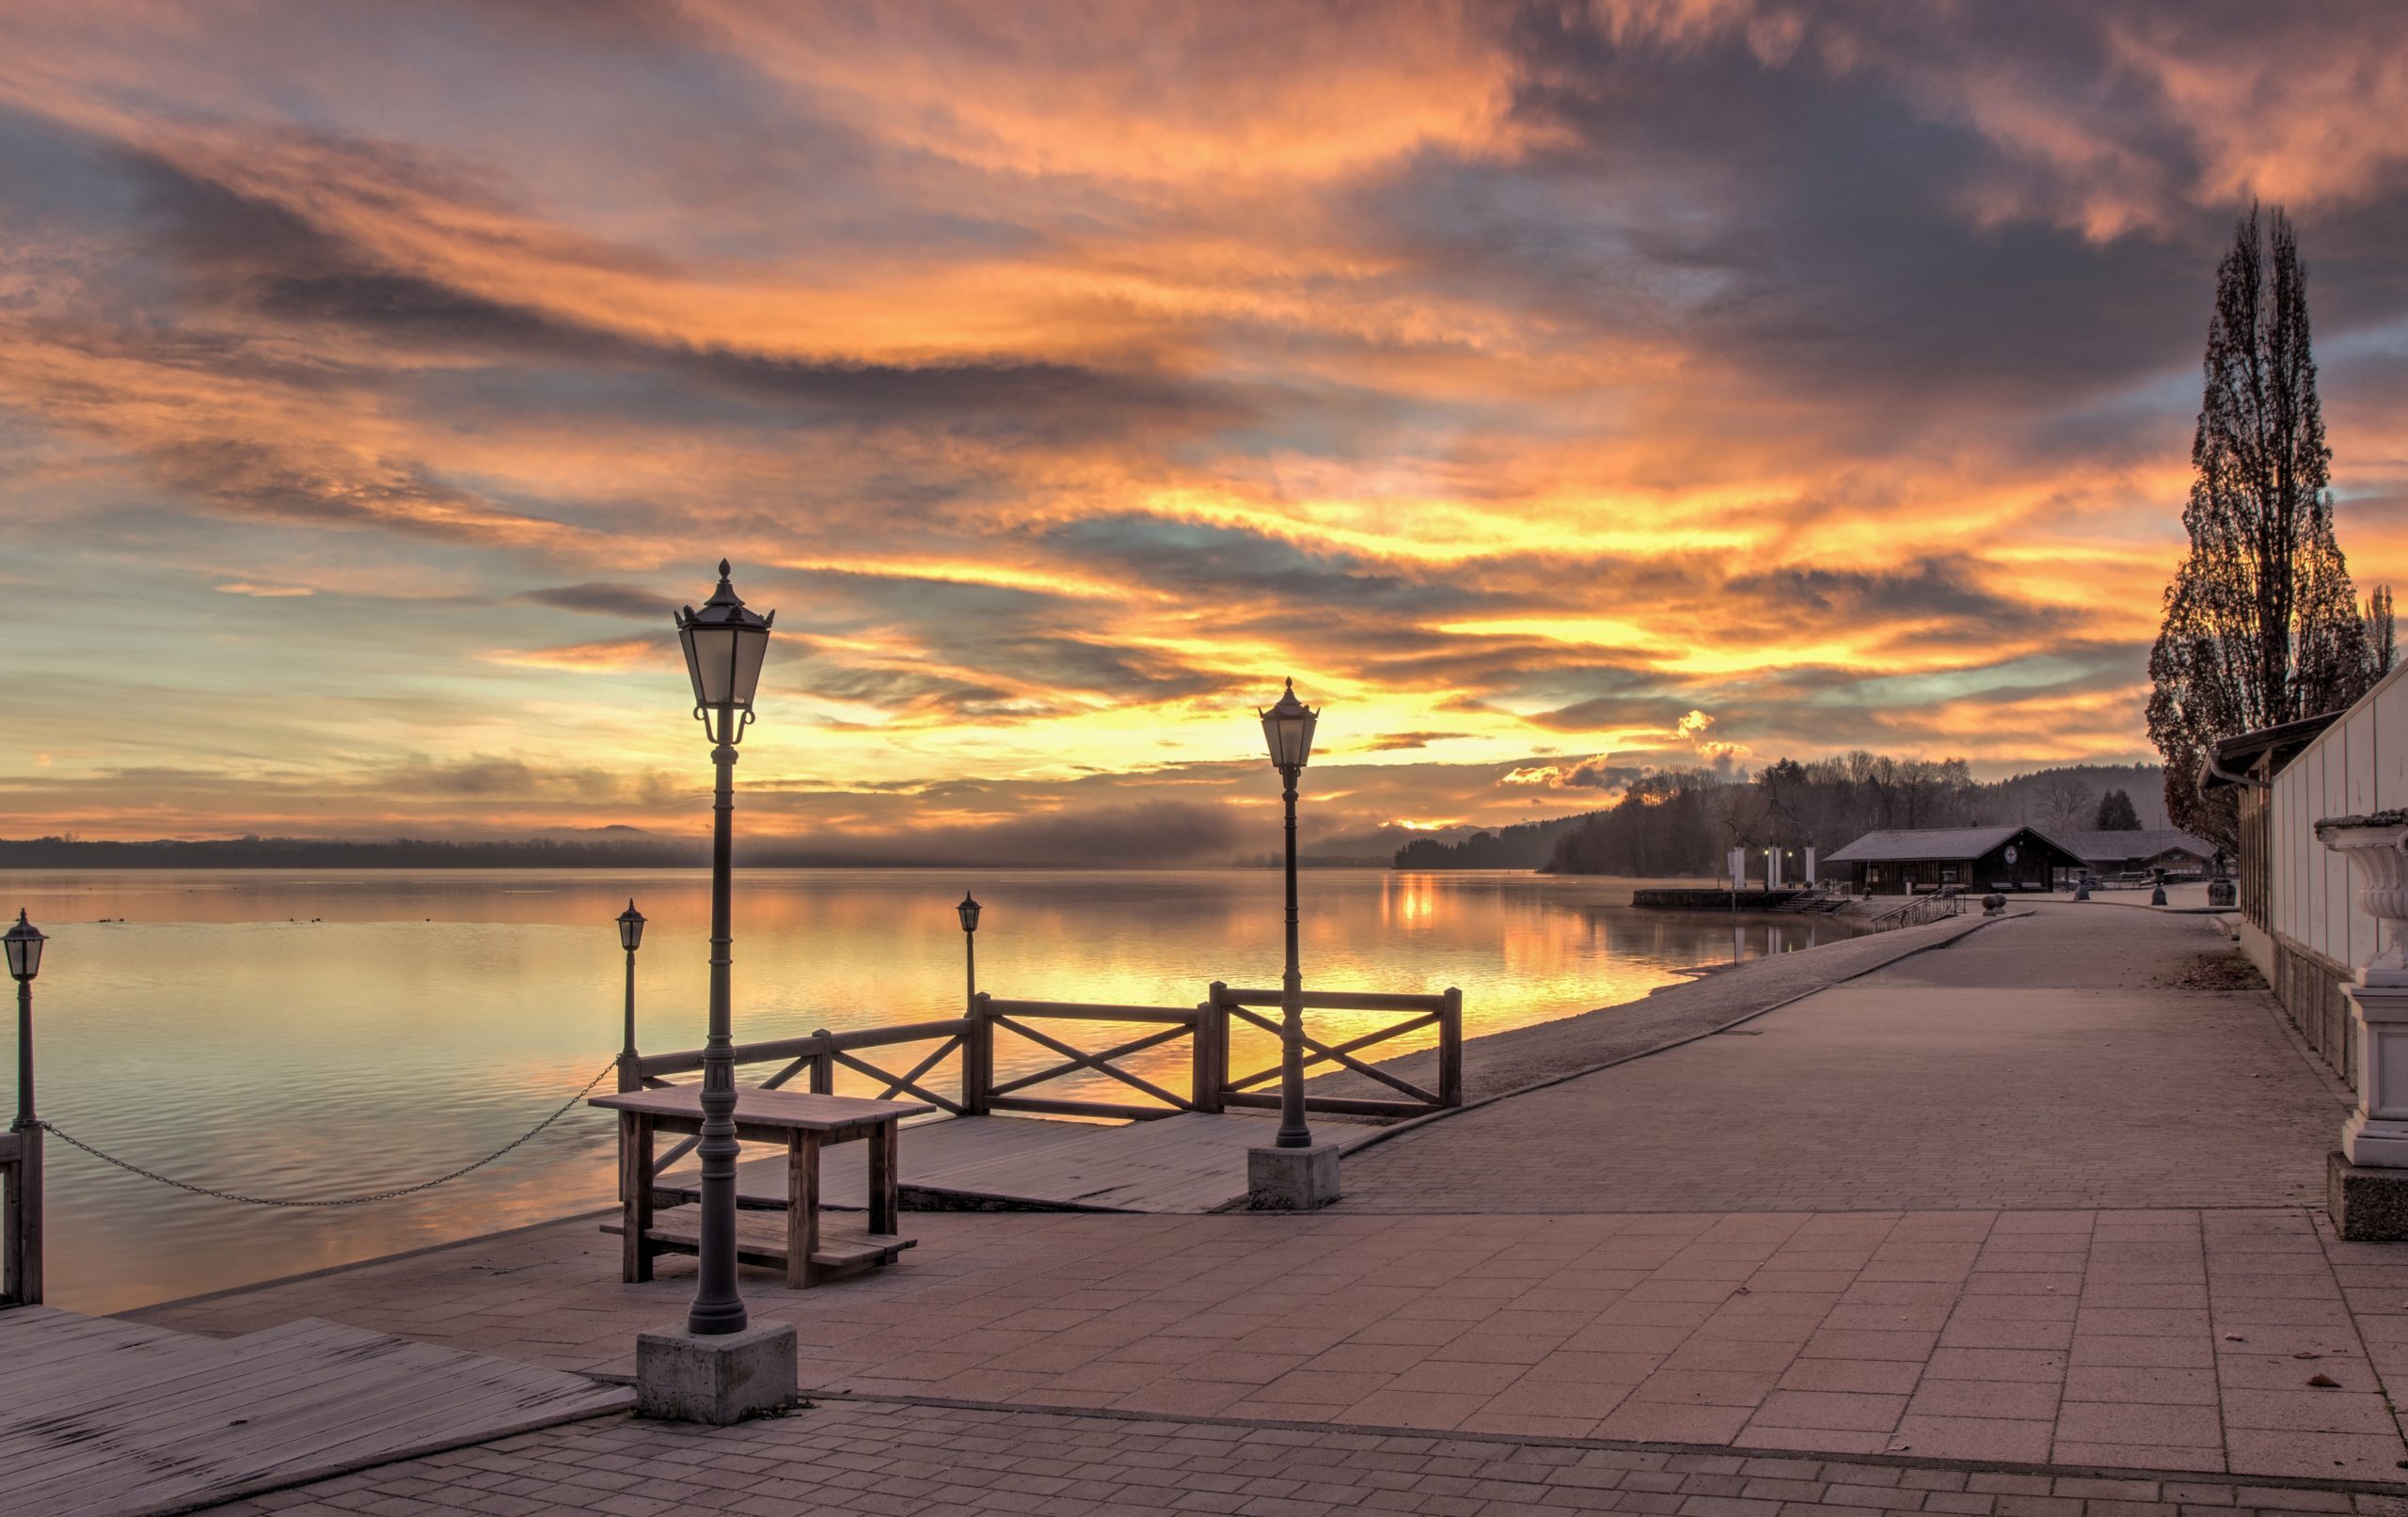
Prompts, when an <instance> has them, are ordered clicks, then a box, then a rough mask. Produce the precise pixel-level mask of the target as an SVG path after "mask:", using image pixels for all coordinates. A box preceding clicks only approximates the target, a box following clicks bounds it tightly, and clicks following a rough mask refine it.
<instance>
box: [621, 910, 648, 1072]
mask: <svg viewBox="0 0 2408 1517" xmlns="http://www.w3.org/2000/svg"><path fill="white" fill-rule="evenodd" d="M619 946H620V947H622V948H624V949H626V951H627V1035H626V1040H625V1042H624V1044H623V1046H622V1047H621V1048H620V1050H619V1072H620V1074H621V1075H622V1076H626V1075H632V1074H633V1073H635V1069H634V1065H635V1062H636V950H637V949H639V948H641V947H642V946H643V913H642V911H639V910H637V909H636V898H635V897H634V896H632V895H630V896H628V897H627V909H626V910H624V911H622V912H620V913H619ZM619 1083H620V1088H622V1089H631V1088H633V1087H631V1086H629V1085H628V1084H627V1082H626V1080H625V1079H624V1078H623V1079H622V1080H621V1081H620V1082H619Z"/></svg>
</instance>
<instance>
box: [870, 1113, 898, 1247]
mask: <svg viewBox="0 0 2408 1517" xmlns="http://www.w3.org/2000/svg"><path fill="white" fill-rule="evenodd" d="M900 1125H901V1124H900V1123H898V1122H897V1121H895V1119H894V1118H891V1117H890V1118H889V1119H887V1120H886V1121H883V1122H880V1123H879V1125H878V1130H876V1131H874V1132H872V1133H871V1134H870V1135H869V1230H870V1231H871V1232H873V1233H899V1232H901V1231H902V1230H903V1220H902V1213H903V1205H902V1202H903V1177H902V1176H901V1175H900V1174H898V1173H897V1170H898V1169H899V1168H900V1166H899V1165H898V1164H897V1163H896V1162H895V1161H896V1159H897V1158H899V1157H900V1155H901V1151H902V1144H901V1142H900V1140H899V1139H898V1137H897V1136H896V1132H897V1130H898V1128H899V1127H900Z"/></svg>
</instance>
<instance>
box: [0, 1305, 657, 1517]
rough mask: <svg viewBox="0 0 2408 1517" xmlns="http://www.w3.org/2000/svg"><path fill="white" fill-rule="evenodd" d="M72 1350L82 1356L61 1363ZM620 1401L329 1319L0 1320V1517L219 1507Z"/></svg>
mask: <svg viewBox="0 0 2408 1517" xmlns="http://www.w3.org/2000/svg"><path fill="white" fill-rule="evenodd" d="M26 1310H28V1311H30V1310H34V1309H33V1308H27V1309H26ZM12 1318H15V1319H17V1320H15V1321H13V1322H12V1321H11V1319H12ZM62 1318H63V1319H65V1320H61V1319H62ZM78 1344H81V1345H84V1346H85V1352H84V1353H82V1354H81V1355H78V1354H75V1353H72V1352H69V1353H66V1354H64V1355H63V1356H62V1355H61V1353H60V1352H59V1351H60V1350H65V1349H72V1348H73V1347H74V1346H75V1345H78ZM18 1349H24V1350H38V1351H39V1352H38V1353H35V1352H27V1353H18V1352H14V1350H18ZM62 1382H64V1383H65V1384H66V1385H67V1386H68V1387H71V1388H70V1389H69V1394H68V1395H67V1396H66V1397H65V1398H61V1397H60V1396H59V1395H57V1394H56V1392H57V1391H58V1390H59V1389H60V1388H61V1383H62ZM631 1400H632V1396H631V1393H629V1392H628V1391H627V1390H626V1388H624V1387H620V1386H609V1385H599V1384H596V1383H593V1382H590V1381H587V1380H585V1379H583V1378H582V1377H579V1376H576V1375H568V1374H562V1373H560V1372H557V1371H552V1370H547V1369H542V1368H539V1367H534V1366H531V1365H523V1364H517V1363H514V1362H511V1361H508V1360H501V1359H493V1358H487V1357H485V1356H483V1355H479V1354H472V1353H467V1352H464V1351H459V1350H456V1349H447V1348H439V1347H436V1346H433V1345H427V1344H420V1343H413V1342H410V1341H408V1340H406V1339H401V1338H393V1337H388V1336H386V1335H382V1334H376V1333H370V1332H366V1331H364V1330H362V1329H358V1328H352V1327H344V1326H341V1325H339V1324H335V1323H330V1322H318V1321H309V1320H304V1321H300V1322H293V1323H287V1324H284V1325H283V1326H280V1327H276V1328H270V1329H266V1330H263V1331H261V1332H260V1333H255V1334H249V1335H245V1336H243V1337H238V1338H226V1339H214V1338H203V1337H198V1336H194V1335H188V1334H181V1333H174V1332H164V1333H163V1331H162V1330H160V1329H155V1328H149V1327H144V1326H141V1325H139V1324H133V1323H114V1322H112V1321H111V1320H110V1319H89V1318H84V1319H78V1318H75V1317H74V1314H71V1313H56V1314H52V1315H51V1316H49V1317H47V1318H45V1319H33V1318H29V1317H28V1318H21V1317H19V1314H18V1313H16V1312H8V1313H0V1467H5V1468H7V1469H8V1472H9V1478H8V1481H7V1482H6V1483H5V1485H0V1517H18V1514H21V1513H22V1514H24V1517H33V1514H35V1513H40V1514H42V1517H135V1514H139V1513H144V1512H150V1511H156V1510H163V1509H182V1508H185V1507H189V1506H193V1505H198V1504H203V1503H208V1502H216V1501H226V1500H230V1499H234V1498H236V1497H238V1496H241V1495H246V1494H252V1493H258V1492H261V1491H266V1490H274V1489H277V1488H279V1487H282V1486H287V1485H293V1484H297V1483H300V1482H302V1481H305V1480H309V1479H318V1478H323V1477H325V1476H328V1475H333V1474H337V1473H340V1472H341V1471H343V1470H348V1469H356V1468H360V1467H361V1466H363V1465H365V1464H370V1463H379V1462H385V1461H387V1460H389V1459H393V1458H399V1457H404V1456H406V1455H409V1454H414V1453H421V1452H431V1451H433V1450H435V1449H437V1448H449V1447H457V1446H460V1445H462V1444H464V1443H478V1442H483V1441H486V1440H488V1439H492V1438H499V1437H505V1436H508V1435H510V1434H512V1433H515V1432H522V1431H526V1430H530V1429H531V1428H537V1427H545V1426H549V1425H551V1424H553V1423H557V1422H562V1421H568V1420H572V1419H575V1418H578V1417H583V1416H592V1415H597V1414H603V1413H607V1412H612V1411H617V1410H620V1409H622V1408H624V1407H626V1405H628V1404H629V1402H630V1401H631Z"/></svg>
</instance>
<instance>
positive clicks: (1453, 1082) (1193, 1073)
mask: <svg viewBox="0 0 2408 1517" xmlns="http://www.w3.org/2000/svg"><path fill="white" fill-rule="evenodd" d="M1463 1003H1464V1002H1463V992H1462V991H1460V990H1448V991H1446V992H1444V993H1443V994H1439V995H1386V994H1375V993H1372V992H1369V991H1352V990H1307V991H1306V992H1305V995H1304V1009H1305V1011H1306V1013H1307V1019H1306V1031H1305V1066H1306V1067H1307V1069H1310V1068H1311V1067H1313V1066H1315V1065H1334V1066H1336V1067H1340V1068H1345V1069H1350V1070H1352V1071H1354V1072H1355V1073H1356V1074H1358V1075H1361V1076H1363V1077H1365V1078H1367V1079H1369V1080H1371V1081H1373V1082H1377V1083H1379V1084H1383V1085H1386V1086H1387V1087H1389V1088H1390V1089H1393V1090H1395V1091H1397V1092H1398V1093H1399V1094H1400V1095H1401V1096H1402V1097H1403V1098H1402V1099H1371V1098H1364V1097H1350V1096H1328V1095H1319V1094H1316V1093H1314V1092H1313V1091H1311V1090H1310V1089H1309V1088H1308V1089H1307V1091H1306V1094H1305V1109H1306V1110H1307V1112H1326V1113H1330V1114H1344V1115H1354V1116H1418V1115H1420V1114H1424V1113H1427V1112H1435V1111H1442V1110H1445V1109H1446V1108H1448V1107H1451V1106H1461V1105H1462V1104H1463V1099H1464V1079H1463V1074H1464V1060H1463ZM1279 1005H1280V993H1279V992H1278V991H1277V990H1249V989H1232V988H1229V987H1228V986H1226V985H1222V984H1220V983H1218V982H1215V983H1214V984H1213V985H1212V988H1211V992H1210V994H1209V995H1208V996H1207V997H1206V999H1205V1000H1204V1001H1203V1002H1202V1003H1199V1004H1197V1005H1194V1006H1132V1005H1116V1004H1106V1003H1092V1002H1077V1001H1016V1000H1006V999H1004V998H1002V997H998V996H993V995H990V994H988V993H986V992H985V991H981V992H979V993H978V994H977V995H976V996H975V997H974V998H973V999H972V1001H971V1003H970V1010H969V1014H968V1015H967V1016H963V1017H949V1018H944V1019H940V1020H935V1021H922V1022H903V1023H899V1024H897V1025H895V1026H892V1027H866V1028H860V1029H857V1030H855V1031H852V1032H845V1033H832V1032H829V1031H827V1030H826V1029H825V1028H822V1029H820V1030H819V1031H817V1032H815V1033H813V1034H812V1035H809V1036H808V1037H786V1038H775V1039H770V1040H768V1041H765V1042H760V1043H739V1044H737V1045H736V1048H735V1056H736V1062H737V1065H738V1066H746V1065H758V1064H776V1065H779V1066H781V1067H780V1068H779V1069H778V1070H777V1071H776V1072H775V1073H773V1074H771V1075H770V1076H769V1077H768V1079H766V1080H763V1081H762V1082H760V1088H762V1089H764V1090H776V1089H778V1088H779V1087H781V1086H783V1085H784V1084H785V1083H786V1082H789V1081H791V1080H792V1079H794V1077H795V1076H796V1075H798V1074H804V1073H806V1072H807V1073H808V1079H809V1088H810V1089H811V1090H812V1091H814V1092H815V1093H817V1094H822V1095H826V1094H832V1092H833V1091H834V1088H835V1081H836V1068H837V1067H838V1066H839V1065H841V1066H843V1067H846V1068H848V1069H850V1070H852V1071H854V1072H855V1073H857V1074H861V1075H866V1076H867V1077H869V1079H870V1081H871V1082H872V1083H873V1084H874V1085H875V1086H876V1087H877V1095H878V1096H879V1098H880V1099H893V1098H911V1099H912V1100H919V1101H926V1102H927V1104H928V1105H930V1106H933V1107H935V1108H937V1109H938V1110H939V1111H942V1112H946V1113H950V1114H953V1115H956V1116H983V1115H986V1114H990V1113H993V1112H1025V1113H1029V1114H1034V1115H1042V1116H1083V1117H1104V1118H1117V1119H1123V1120H1131V1121H1145V1120H1148V1119H1149V1118H1153V1117H1162V1116H1171V1115H1175V1114H1179V1113H1180V1112H1220V1111H1225V1110H1227V1109H1228V1108H1229V1107H1232V1106H1242V1107H1272V1108H1275V1107H1277V1106H1278V1104H1279V1096H1278V1092H1277V1089H1276V1084H1277V1081H1278V1079H1279V1067H1278V1065H1277V1064H1276V1063H1274V1064H1273V1065H1272V1066H1271V1067H1268V1068H1265V1069H1259V1070H1256V1071H1255V1072H1253V1073H1251V1074H1248V1075H1244V1076H1243V1077H1241V1078H1238V1079H1234V1080H1233V1079H1231V1078H1230V1075H1229V1050H1230V1043H1231V1039H1230V1034H1231V1031H1232V1021H1233V1020H1234V1021H1237V1022H1244V1023H1249V1024H1251V1025H1253V1026H1255V1027H1257V1028H1259V1029H1261V1030H1263V1031H1264V1032H1267V1033H1269V1034H1271V1035H1273V1036H1274V1037H1276V1036H1278V1035H1279V1021H1278V1016H1277V1013H1278V1008H1279ZM1259 1008H1268V1010H1267V1013H1266V1012H1265V1011H1264V1010H1261V1009H1259ZM1316 1011H1393V1012H1403V1013H1406V1014H1407V1015H1406V1016H1405V1017H1404V1018H1403V1019H1402V1020H1400V1021H1397V1022H1394V1023H1392V1024H1390V1025H1388V1026H1386V1027H1382V1028H1378V1029H1375V1030H1373V1031H1371V1032H1369V1033H1364V1034H1361V1035H1356V1036H1354V1037H1351V1038H1347V1039H1345V1040H1344V1041H1342V1042H1332V1041H1327V1040H1325V1039H1323V1038H1321V1037H1316V1036H1314V1035H1313V1033H1312V1019H1311V1016H1310V1014H1311V1013H1313V1012H1316ZM1078 1023H1093V1024H1101V1025H1105V1026H1116V1027H1123V1028H1125V1027H1128V1026H1131V1025H1136V1026H1140V1027H1143V1026H1148V1025H1152V1026H1153V1027H1154V1028H1155V1029H1156V1030H1154V1031H1151V1032H1148V1033H1145V1034H1142V1035H1139V1036H1136V1037H1129V1038H1124V1039H1123V1040H1122V1041H1120V1042H1118V1043H1116V1044H1114V1045H1112V1046H1111V1047H1109V1048H1103V1049H1087V1048H1082V1047H1080V1046H1079V1045H1078V1043H1077V1042H1076V1041H1075V1038H1076V1036H1077V1034H1076V1032H1075V1031H1073V1030H1072V1029H1073V1028H1074V1027H1075V1025H1076V1024H1078ZM1046 1024H1052V1025H1051V1028H1050V1030H1049V1027H1048V1026H1047V1025H1046ZM1066 1024H1067V1025H1066ZM1429 1027H1435V1028H1436V1029H1437V1033H1438V1046H1437V1055H1438V1088H1437V1089H1436V1090H1430V1089H1426V1088H1424V1087H1423V1086H1421V1085H1418V1084H1416V1083H1414V1082H1411V1081H1409V1080H1405V1079H1403V1078H1402V1077H1400V1076H1398V1075H1395V1074H1392V1073H1390V1072H1389V1071H1387V1070H1385V1069H1380V1068H1376V1067H1373V1066H1371V1065H1370V1064H1368V1063H1366V1062H1364V1061H1363V1060H1362V1059H1360V1058H1357V1057H1356V1055H1357V1054H1358V1053H1360V1052H1361V1051H1363V1050H1365V1049H1367V1048H1370V1047H1371V1046H1372V1045H1374V1044H1378V1043H1385V1042H1386V1041H1388V1040H1389V1039H1391V1038H1395V1037H1401V1036H1402V1035H1406V1034H1408V1033H1414V1032H1418V1031H1420V1030H1421V1029H1423V1028H1429ZM999 1034H1001V1035H1009V1036H1014V1037H1018V1038H1021V1039H1022V1040H1023V1041H1025V1042H1028V1043H1033V1044H1035V1045H1037V1046H1038V1047H1039V1048H1041V1049H1043V1050H1045V1051H1048V1052H1050V1053H1052V1054H1053V1055H1054V1063H1052V1064H1049V1065H1046V1066H1044V1067H1041V1068H1038V1069H1036V1070H1034V1071H1032V1072H1030V1073H1027V1074H1020V1075H1014V1076H1012V1077H1011V1078H1010V1079H1007V1080H1000V1081H999V1080H998V1079H997V1077H996V1073H995V1040H996V1037H997V1035H999ZM1182 1038H1184V1039H1186V1040H1187V1044H1188V1057H1187V1060H1186V1065H1187V1080H1186V1085H1187V1089H1186V1090H1185V1092H1184V1093H1182V1092H1180V1090H1179V1089H1177V1088H1176V1084H1177V1082H1172V1083H1171V1084H1167V1085H1166V1084H1163V1083H1158V1082H1156V1081H1155V1080H1150V1079H1148V1078H1147V1077H1146V1076H1144V1075H1141V1074H1138V1073H1136V1072H1135V1071H1134V1070H1133V1069H1130V1068H1127V1067H1124V1063H1123V1061H1126V1060H1129V1059H1131V1058H1133V1057H1134V1056H1135V1055H1138V1054H1141V1053H1146V1052H1149V1051H1152V1050H1155V1049H1161V1048H1165V1047H1167V1046H1168V1045H1171V1044H1175V1043H1177V1042H1179V1041H1180V1039H1182ZM925 1043H934V1044H935V1045H936V1047H935V1048H934V1049H933V1050H932V1051H929V1052H927V1053H926V1054H924V1055H922V1056H921V1057H920V1058H919V1059H918V1060H917V1061H916V1062H914V1063H912V1064H911V1065H910V1066H909V1067H899V1066H901V1065H902V1061H901V1060H900V1059H896V1060H894V1061H893V1063H894V1064H895V1065H896V1066H898V1067H884V1066H881V1065H879V1063H877V1062H874V1061H873V1060H871V1059H869V1058H865V1057H863V1051H866V1050H872V1049H881V1048H891V1047H896V1046H900V1045H905V1044H925ZM948 1058H951V1059H953V1060H954V1061H955V1063H956V1065H957V1067H958V1086H957V1085H956V1084H955V1083H954V1082H950V1081H946V1080H944V1079H943V1078H941V1077H940V1076H939V1075H938V1073H937V1067H938V1066H939V1065H941V1064H943V1062H944V1061H945V1060H946V1059H948ZM702 1067H703V1051H702V1050H700V1049H687V1050H683V1051H678V1052H675V1053H645V1054H639V1055H637V1056H636V1057H634V1058H632V1059H629V1058H626V1057H622V1058H621V1059H620V1061H619V1088H620V1089H621V1090H623V1091H625V1090H636V1089H640V1088H643V1087H647V1086H657V1085H664V1084H667V1083H669V1081H668V1079H667V1078H666V1077H667V1076H670V1075H675V1074H689V1073H692V1072H694V1071H697V1070H699V1069H701V1068H702ZM1081 1073H1085V1074H1092V1075H1101V1076H1102V1077H1104V1078H1106V1079H1109V1080H1113V1081H1117V1082H1119V1083H1121V1084H1123V1085H1126V1086H1128V1087H1129V1088H1130V1089H1131V1090H1132V1091H1133V1092H1134V1093H1135V1094H1136V1095H1139V1096H1143V1097H1146V1098H1148V1099H1147V1100H1146V1101H1143V1102H1140V1101H1136V1100H1097V1099H1093V1098H1082V1097H1058V1096H1044V1095H1039V1094H1035V1092H1036V1090H1037V1087H1038V1086H1041V1085H1044V1084H1046V1083H1048V1082H1052V1081H1055V1080H1059V1079H1061V1078H1063V1077H1065V1076H1068V1075H1076V1074H1081ZM1265 1087H1269V1088H1265ZM955 1089H958V1092H959V1094H958V1095H955V1094H953V1093H952V1092H953V1091H954V1090H955ZM699 1141H700V1140H698V1139H693V1138H689V1139H687V1140H686V1141H685V1142H684V1143H681V1144H679V1145H677V1146H674V1147H673V1148H671V1149H669V1150H667V1151H666V1152H664V1153H663V1154H662V1155H661V1156H660V1158H659V1159H658V1160H657V1166H659V1167H666V1166H667V1165H669V1164H671V1163H673V1162H675V1161H677V1160H679V1159H682V1158H683V1157H685V1155H686V1154H687V1153H689V1152H690V1151H691V1150H692V1148H693V1147H694V1146H695V1144H696V1143H697V1142H699Z"/></svg>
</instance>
